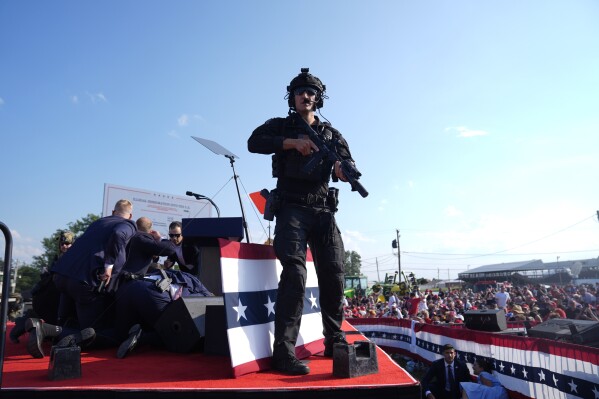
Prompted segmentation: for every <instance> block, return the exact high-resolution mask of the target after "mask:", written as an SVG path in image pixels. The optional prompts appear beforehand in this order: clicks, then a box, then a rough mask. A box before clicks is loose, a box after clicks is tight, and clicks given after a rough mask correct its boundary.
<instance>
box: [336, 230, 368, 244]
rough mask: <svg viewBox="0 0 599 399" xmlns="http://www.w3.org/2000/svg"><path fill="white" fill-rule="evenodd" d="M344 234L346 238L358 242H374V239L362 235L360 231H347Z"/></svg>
mask: <svg viewBox="0 0 599 399" xmlns="http://www.w3.org/2000/svg"><path fill="white" fill-rule="evenodd" d="M343 234H344V237H351V238H352V239H353V240H356V241H360V242H374V239H372V238H370V237H367V236H365V235H364V234H362V233H360V232H359V231H353V230H345V232H344V233H343Z"/></svg>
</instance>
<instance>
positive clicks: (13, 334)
mask: <svg viewBox="0 0 599 399" xmlns="http://www.w3.org/2000/svg"><path fill="white" fill-rule="evenodd" d="M26 321H27V318H26V317H17V318H16V320H15V326H14V327H13V328H12V330H10V334H9V337H10V341H11V342H13V343H15V344H18V343H19V337H20V336H21V335H23V334H25V333H26V332H27V330H25V322H26Z"/></svg>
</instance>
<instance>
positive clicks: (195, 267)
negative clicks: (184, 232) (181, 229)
mask: <svg viewBox="0 0 599 399" xmlns="http://www.w3.org/2000/svg"><path fill="white" fill-rule="evenodd" d="M164 241H165V242H168V243H170V245H171V248H172V250H173V254H172V255H169V256H168V258H167V259H168V260H169V261H171V262H173V263H177V264H178V265H179V269H180V270H182V271H184V272H186V273H190V274H192V275H194V276H196V277H197V276H199V275H200V264H201V254H202V250H201V245H200V244H198V243H195V242H193V241H192V240H189V239H183V242H182V243H181V248H179V250H180V251H181V255H183V259H179V257H178V256H177V253H176V251H177V246H176V245H175V244H173V243H172V241H170V240H164ZM182 261H183V262H182Z"/></svg>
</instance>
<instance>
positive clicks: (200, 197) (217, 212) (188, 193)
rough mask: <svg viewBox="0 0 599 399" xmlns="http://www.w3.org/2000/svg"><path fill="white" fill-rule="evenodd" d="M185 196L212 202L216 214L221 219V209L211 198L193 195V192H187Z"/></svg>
mask: <svg viewBox="0 0 599 399" xmlns="http://www.w3.org/2000/svg"><path fill="white" fill-rule="evenodd" d="M185 195H189V196H190V197H195V198H196V199H197V200H207V201H208V202H210V203H211V204H212V206H214V209H216V214H217V215H218V217H220V209H218V206H216V204H215V203H214V201H212V200H211V199H210V198H208V197H206V196H205V195H202V194H196V193H193V192H191V191H187V192H186V193H185Z"/></svg>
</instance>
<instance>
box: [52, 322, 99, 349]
mask: <svg viewBox="0 0 599 399" xmlns="http://www.w3.org/2000/svg"><path fill="white" fill-rule="evenodd" d="M95 339H96V331H95V330H94V329H93V328H91V327H88V328H84V329H83V330H81V331H79V332H76V333H73V334H69V335H66V336H65V337H64V338H62V339H61V340H60V341H58V342H57V343H56V346H58V347H59V348H65V347H68V346H80V347H82V348H85V347H87V346H90V345H91V344H92V342H94V340H95Z"/></svg>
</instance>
